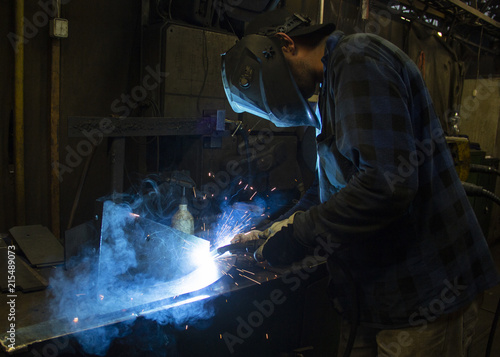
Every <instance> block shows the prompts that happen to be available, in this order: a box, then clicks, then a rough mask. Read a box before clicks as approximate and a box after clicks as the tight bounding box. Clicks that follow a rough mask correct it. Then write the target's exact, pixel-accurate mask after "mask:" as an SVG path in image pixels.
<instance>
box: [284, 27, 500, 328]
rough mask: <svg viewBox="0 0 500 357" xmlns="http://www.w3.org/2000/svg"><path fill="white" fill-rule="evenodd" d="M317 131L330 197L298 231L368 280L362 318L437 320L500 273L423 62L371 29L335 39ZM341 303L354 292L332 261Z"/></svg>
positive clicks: (385, 322)
mask: <svg viewBox="0 0 500 357" xmlns="http://www.w3.org/2000/svg"><path fill="white" fill-rule="evenodd" d="M323 63H324V71H325V72H324V81H323V83H322V89H321V90H322V92H321V95H320V102H319V109H320V112H321V116H322V130H321V134H320V135H318V137H317V145H318V158H319V164H318V170H319V179H320V195H321V201H322V202H323V203H322V204H320V205H318V206H314V207H312V208H311V209H309V210H308V211H306V212H305V213H304V214H302V215H300V216H296V218H295V221H294V229H295V238H296V239H297V240H299V241H300V242H301V243H303V244H304V245H308V246H313V245H314V244H315V241H316V240H317V239H329V240H334V241H335V242H339V243H341V248H340V249H338V250H337V251H336V253H335V254H334V255H333V256H331V257H330V259H341V260H342V261H343V262H344V263H345V264H346V265H347V266H348V267H349V269H350V270H351V272H352V274H353V277H354V280H355V282H356V284H357V288H358V291H359V297H360V305H361V315H360V318H361V322H363V323H365V324H370V325H374V326H378V327H388V326H390V327H400V326H408V325H418V324H423V323H424V322H431V321H432V320H433V319H435V317H436V316H438V315H440V314H443V313H448V312H452V311H454V310H456V309H458V308H459V307H461V306H463V305H465V304H467V303H469V302H471V301H472V300H473V298H474V297H475V296H476V295H477V294H478V293H479V292H481V291H483V290H485V289H487V288H490V287H492V286H494V285H496V284H497V283H498V282H499V277H498V274H497V272H496V269H495V266H494V263H493V261H492V258H491V255H490V252H489V248H488V246H487V243H486V241H485V239H484V236H483V233H482V231H481V228H480V226H479V224H478V222H477V220H476V217H475V214H474V212H473V210H472V208H471V206H470V204H469V201H468V199H467V197H466V194H465V192H464V190H463V188H462V185H461V182H460V180H459V178H458V176H457V174H456V172H455V169H454V164H453V161H452V158H451V155H450V153H449V151H448V148H447V144H446V141H445V138H444V133H443V130H442V129H441V125H440V123H439V119H438V118H437V116H436V114H435V112H434V109H433V107H432V101H431V98H430V96H429V93H428V91H427V89H426V86H425V82H424V81H423V79H422V77H421V75H420V73H419V70H418V68H417V66H416V65H415V64H414V63H413V61H412V60H411V59H410V58H408V57H407V56H406V54H405V53H404V52H402V51H401V50H400V49H398V48H397V47H396V46H394V45H393V44H391V43H390V42H388V41H386V40H384V39H382V38H380V37H378V36H374V35H370V34H354V35H349V36H344V34H343V33H341V32H339V31H337V32H335V33H334V34H332V36H330V38H329V39H328V41H327V49H326V52H325V57H324V58H323ZM331 274H332V283H333V285H332V287H333V289H332V290H333V292H334V295H335V298H336V302H337V304H338V307H339V309H340V310H341V311H342V312H344V313H346V314H347V313H349V312H350V311H351V309H352V301H351V297H350V296H349V294H346V293H345V292H346V291H348V289H349V283H348V282H347V281H346V279H345V277H344V274H343V273H342V272H341V271H332V272H331Z"/></svg>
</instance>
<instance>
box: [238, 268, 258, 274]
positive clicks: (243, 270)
mask: <svg viewBox="0 0 500 357" xmlns="http://www.w3.org/2000/svg"><path fill="white" fill-rule="evenodd" d="M236 270H238V271H241V272H242V273H248V274H252V275H255V273H254V272H251V271H248V270H245V269H236Z"/></svg>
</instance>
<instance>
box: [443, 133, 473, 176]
mask: <svg viewBox="0 0 500 357" xmlns="http://www.w3.org/2000/svg"><path fill="white" fill-rule="evenodd" d="M446 142H447V143H448V147H449V148H450V152H451V156H452V157H453V161H454V163H455V170H456V171H457V174H458V177H459V178H460V181H466V180H467V177H468V176H469V167H470V145H469V139H467V138H463V137H457V136H447V137H446Z"/></svg>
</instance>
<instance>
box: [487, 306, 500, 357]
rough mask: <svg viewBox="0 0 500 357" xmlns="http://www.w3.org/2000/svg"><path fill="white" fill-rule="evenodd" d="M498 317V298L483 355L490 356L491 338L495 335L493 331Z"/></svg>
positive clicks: (499, 312) (499, 314)
mask: <svg viewBox="0 0 500 357" xmlns="http://www.w3.org/2000/svg"><path fill="white" fill-rule="evenodd" d="M499 317H500V299H498V304H497V309H496V311H495V316H494V317H493V322H492V323H491V329H490V335H489V336H488V344H487V345H486V354H485V357H490V355H491V347H492V346H493V339H494V337H495V332H496V329H497V325H498V318H499Z"/></svg>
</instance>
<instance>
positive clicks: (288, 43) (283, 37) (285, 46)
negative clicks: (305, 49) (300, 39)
mask: <svg viewBox="0 0 500 357" xmlns="http://www.w3.org/2000/svg"><path fill="white" fill-rule="evenodd" d="M275 36H276V37H278V38H279V39H280V41H281V43H282V47H281V49H282V50H283V52H284V53H288V54H291V55H294V54H295V53H296V52H297V46H296V45H295V42H294V41H293V40H292V39H291V38H290V36H288V35H287V34H286V33H284V32H278V33H277V34H276V35H275Z"/></svg>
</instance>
